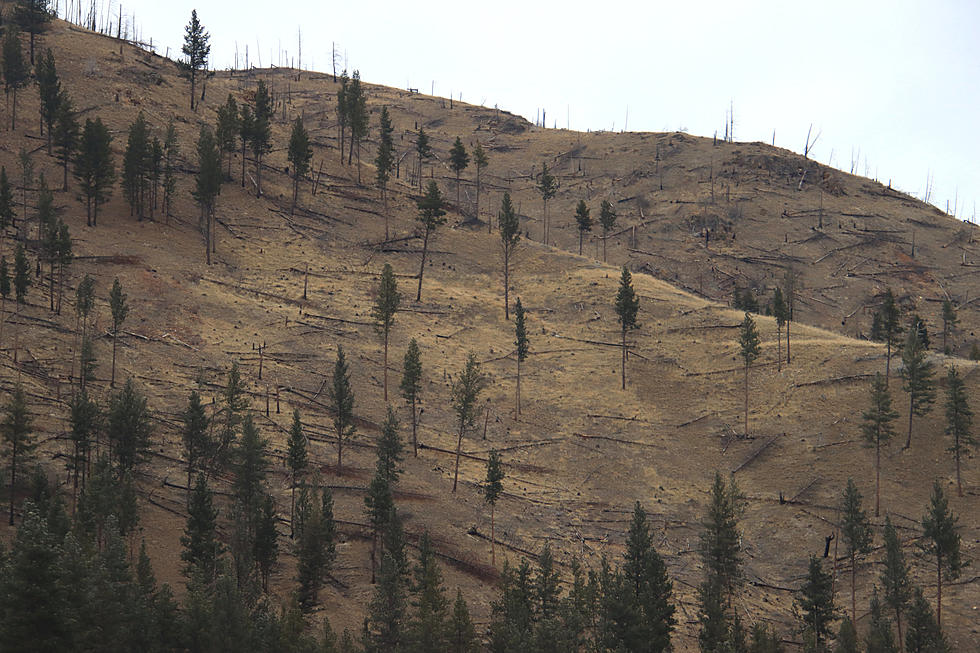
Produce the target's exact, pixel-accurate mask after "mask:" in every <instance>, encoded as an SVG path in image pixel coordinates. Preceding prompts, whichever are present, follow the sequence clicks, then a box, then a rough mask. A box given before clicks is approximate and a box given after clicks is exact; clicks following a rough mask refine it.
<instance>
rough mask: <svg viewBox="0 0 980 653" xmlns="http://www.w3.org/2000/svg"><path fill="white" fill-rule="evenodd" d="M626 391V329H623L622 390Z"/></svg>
mask: <svg viewBox="0 0 980 653" xmlns="http://www.w3.org/2000/svg"><path fill="white" fill-rule="evenodd" d="M625 389H626V329H625V328H624V329H623V390H625Z"/></svg>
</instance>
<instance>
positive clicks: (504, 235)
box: [497, 193, 521, 320]
mask: <svg viewBox="0 0 980 653" xmlns="http://www.w3.org/2000/svg"><path fill="white" fill-rule="evenodd" d="M497 226H498V227H499V229H500V245H501V247H502V248H503V253H504V319H505V320H509V319H510V313H509V310H510V268H511V259H512V258H513V256H514V250H516V249H517V245H518V243H520V241H521V225H520V221H519V220H518V218H517V213H516V212H515V211H514V204H513V203H512V202H511V200H510V193H504V198H503V200H501V202H500V213H498V214H497Z"/></svg>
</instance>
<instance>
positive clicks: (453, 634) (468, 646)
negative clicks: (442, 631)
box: [446, 587, 479, 653]
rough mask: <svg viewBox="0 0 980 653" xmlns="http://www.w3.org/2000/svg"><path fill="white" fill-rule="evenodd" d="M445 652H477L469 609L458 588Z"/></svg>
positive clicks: (477, 643) (477, 644)
mask: <svg viewBox="0 0 980 653" xmlns="http://www.w3.org/2000/svg"><path fill="white" fill-rule="evenodd" d="M446 650H447V651H448V652H449V653H476V652H477V651H478V650H479V642H478V640H477V638H476V628H474V627H473V621H472V619H470V611H469V608H467V606H466V601H464V600H463V592H462V590H460V589H459V588H458V587H457V588H456V600H455V601H454V602H453V614H452V619H451V621H450V624H449V646H448V648H447V649H446Z"/></svg>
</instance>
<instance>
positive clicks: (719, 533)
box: [700, 472, 745, 603]
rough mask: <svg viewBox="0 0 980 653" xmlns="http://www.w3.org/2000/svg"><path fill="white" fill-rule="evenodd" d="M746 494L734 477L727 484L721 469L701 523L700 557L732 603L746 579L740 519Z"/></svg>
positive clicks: (708, 572) (728, 600)
mask: <svg viewBox="0 0 980 653" xmlns="http://www.w3.org/2000/svg"><path fill="white" fill-rule="evenodd" d="M744 504H745V497H744V496H743V495H742V493H741V491H740V490H739V489H738V486H737V485H735V480H734V479H730V480H729V482H728V484H727V485H726V484H725V482H724V480H723V479H722V477H721V474H720V473H719V472H715V480H714V483H713V484H712V486H711V498H710V500H709V503H708V510H707V512H706V513H705V516H704V519H703V520H702V522H701V525H702V527H703V529H704V530H703V531H702V532H701V545H700V548H701V557H702V559H703V561H704V568H705V571H706V574H707V575H708V576H709V577H713V578H715V579H717V581H718V585H719V588H720V589H721V591H722V592H723V594H724V596H723V598H724V599H725V600H726V601H727V602H728V603H731V602H732V601H733V600H734V598H735V592H736V591H737V590H738V588H739V587H740V586H741V584H742V582H743V580H744V578H743V572H742V547H741V544H740V542H741V533H740V532H739V530H738V519H739V517H740V516H741V515H742V512H743V511H744Z"/></svg>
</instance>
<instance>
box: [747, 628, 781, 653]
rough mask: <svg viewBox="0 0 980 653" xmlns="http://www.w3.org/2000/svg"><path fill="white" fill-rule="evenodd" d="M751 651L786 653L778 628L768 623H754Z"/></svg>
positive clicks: (757, 652) (752, 652)
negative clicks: (777, 631)
mask: <svg viewBox="0 0 980 653" xmlns="http://www.w3.org/2000/svg"><path fill="white" fill-rule="evenodd" d="M749 653H784V649H783V643H782V642H781V641H780V639H779V635H778V634H777V633H776V629H775V628H773V627H772V626H770V625H767V624H761V623H755V624H753V625H752V640H751V641H750V642H749Z"/></svg>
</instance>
